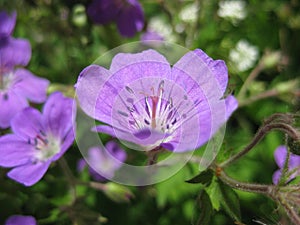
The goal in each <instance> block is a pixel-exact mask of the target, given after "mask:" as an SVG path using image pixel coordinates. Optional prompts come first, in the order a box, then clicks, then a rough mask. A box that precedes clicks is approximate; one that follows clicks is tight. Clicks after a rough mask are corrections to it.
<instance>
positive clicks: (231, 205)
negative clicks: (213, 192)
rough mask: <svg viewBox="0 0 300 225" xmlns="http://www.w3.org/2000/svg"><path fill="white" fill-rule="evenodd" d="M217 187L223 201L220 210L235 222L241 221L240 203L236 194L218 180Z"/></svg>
mask: <svg viewBox="0 0 300 225" xmlns="http://www.w3.org/2000/svg"><path fill="white" fill-rule="evenodd" d="M219 187H220V190H221V194H222V198H223V201H222V202H221V205H222V208H223V209H224V210H225V211H226V213H227V214H228V215H229V216H230V217H231V218H232V219H234V220H235V221H238V222H240V221H241V209H240V201H239V198H238V195H237V193H236V192H235V191H234V190H233V189H232V188H231V187H229V186H228V185H226V184H224V183H223V182H222V181H220V180H219Z"/></svg>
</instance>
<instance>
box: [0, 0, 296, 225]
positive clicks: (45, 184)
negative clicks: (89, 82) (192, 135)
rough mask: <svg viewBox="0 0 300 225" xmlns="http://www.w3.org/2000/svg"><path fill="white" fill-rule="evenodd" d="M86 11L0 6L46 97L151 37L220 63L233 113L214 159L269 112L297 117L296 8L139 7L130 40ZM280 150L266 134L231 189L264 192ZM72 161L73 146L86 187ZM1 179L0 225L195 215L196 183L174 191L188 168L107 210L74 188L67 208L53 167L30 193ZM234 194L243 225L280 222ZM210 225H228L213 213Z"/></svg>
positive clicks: (258, 203) (183, 219)
mask: <svg viewBox="0 0 300 225" xmlns="http://www.w3.org/2000/svg"><path fill="white" fill-rule="evenodd" d="M90 2H91V1H88V0H82V1H80V0H78V1H75V0H74V1H71V0H27V1H25V0H23V1H22V0H0V9H1V11H2V10H6V11H13V10H15V11H16V12H17V23H16V27H15V30H14V33H13V36H14V37H16V38H25V39H28V40H29V41H30V43H31V46H32V58H31V61H30V64H29V65H28V66H27V68H28V69H29V70H30V71H31V72H33V73H34V74H36V75H38V76H41V77H45V78H47V79H49V80H50V81H51V83H52V84H51V86H50V89H49V92H52V91H53V90H62V91H63V92H65V93H67V94H68V93H69V94H70V95H71V94H72V88H73V85H74V83H75V82H76V80H77V77H78V75H79V73H80V72H81V70H82V69H84V68H85V67H86V66H88V65H89V64H91V63H92V62H93V61H94V60H96V59H97V58H98V57H99V56H101V55H102V54H104V53H105V52H107V51H108V50H110V49H112V48H115V47H118V46H119V45H122V44H125V43H130V42H133V41H140V40H141V39H142V38H144V35H145V34H146V33H147V32H153V33H156V34H157V35H159V37H158V38H159V39H162V40H165V41H169V42H174V43H177V44H179V45H181V46H184V47H186V48H188V49H195V48H201V49H202V50H204V51H205V52H206V53H207V54H208V55H209V56H211V57H212V58H213V59H223V60H224V61H225V62H226V64H227V66H228V69H229V76H230V81H229V86H228V90H227V93H233V94H234V95H235V96H236V97H237V98H238V100H239V103H240V106H239V109H238V110H237V111H236V112H235V113H234V114H233V116H232V117H231V119H230V120H229V122H228V124H227V132H226V137H225V140H224V144H223V146H222V149H221V152H220V153H219V158H220V160H221V159H223V158H226V157H228V155H230V154H233V153H234V152H238V151H239V150H241V149H242V148H243V147H244V146H245V145H246V144H247V143H248V142H249V141H250V140H251V138H252V137H253V135H254V134H255V132H256V131H257V129H258V128H259V126H260V125H261V124H262V122H263V120H264V119H265V118H267V117H269V116H270V115H272V114H273V113H276V112H292V113H295V112H297V111H299V106H300V101H299V96H300V89H299V77H300V76H299V75H300V41H299V40H300V1H299V0H266V1H259V0H248V1H218V0H210V1H204V0H198V1H188V0H156V1H155V0H140V1H139V2H140V4H141V6H142V7H143V11H144V16H145V24H144V28H143V29H142V30H141V31H140V32H137V33H136V34H135V35H134V36H133V37H130V38H126V37H123V36H122V35H120V33H119V31H118V28H117V26H116V24H115V23H113V22H112V23H109V24H107V25H97V24H94V23H93V22H92V21H91V20H90V18H89V17H88V16H87V14H86V8H87V6H88V5H89V4H90ZM156 38H157V37H156ZM245 81H246V82H245ZM284 141H285V139H284V135H282V134H281V133H279V132H272V133H270V134H268V135H267V136H266V137H265V138H264V140H263V141H262V142H261V143H260V144H259V145H257V146H256V147H255V149H254V150H253V151H251V152H250V153H249V154H248V155H247V156H245V157H244V158H242V159H241V160H239V161H238V162H236V163H234V164H233V165H232V166H230V167H229V168H228V173H229V174H230V175H231V176H232V177H233V178H236V179H238V180H240V181H245V182H255V183H266V184H270V183H272V174H273V173H274V171H275V170H277V165H276V163H275V161H274V157H273V154H274V150H275V149H276V147H277V146H278V145H281V144H284V143H285V142H284ZM80 157H81V155H80V152H79V151H78V149H77V148H76V145H74V146H73V147H72V149H70V150H69V151H68V152H67V153H66V159H67V161H68V162H69V164H70V167H71V169H72V171H73V172H74V174H76V175H77V176H79V177H81V179H85V180H88V179H90V178H89V177H88V174H87V173H85V172H83V173H81V174H78V173H77V172H76V164H77V161H78V159H79V158H80ZM6 172H7V170H4V169H1V170H0V224H2V223H3V222H4V221H5V219H6V218H7V217H9V216H10V215H12V214H28V215H34V216H35V217H36V218H37V220H38V222H39V224H58V225H61V224H107V225H121V224H122V225H127V224H128V225H137V224H144V225H154V224H155V225H171V224H172V225H185V224H196V221H197V217H198V214H199V212H200V211H201V207H199V203H198V201H196V199H197V196H198V194H199V190H200V186H201V184H188V183H185V182H184V181H186V180H188V179H190V178H192V177H193V176H195V175H196V174H197V171H196V167H195V166H193V165H187V166H186V167H185V168H183V169H182V170H181V171H180V172H179V173H178V174H176V175H175V176H173V177H172V178H170V179H169V180H167V181H164V182H162V183H159V184H156V185H153V186H149V187H148V186H147V187H129V189H130V190H131V191H132V192H133V193H134V195H135V197H134V198H132V199H131V200H130V201H129V202H114V201H112V200H111V199H110V198H109V197H107V196H106V195H104V194H103V193H102V192H100V191H97V190H93V189H88V188H86V187H81V186H80V187H77V188H78V190H77V191H78V193H79V194H80V198H78V199H76V201H75V202H74V203H73V204H72V205H70V201H71V198H72V197H71V196H72V194H71V193H70V190H69V188H68V185H67V182H66V180H65V178H64V175H63V174H62V172H61V170H60V168H59V167H57V166H53V168H52V169H50V170H49V171H48V173H47V174H46V176H45V177H44V178H43V180H42V181H41V182H39V183H38V184H36V185H34V186H33V187H30V188H26V187H23V186H21V185H20V184H16V183H15V182H13V181H11V180H9V179H8V178H7V177H6ZM237 194H238V197H239V199H240V207H241V210H240V211H241V217H242V221H243V223H245V224H280V223H279V221H280V214H281V213H280V210H279V209H278V208H277V205H276V204H275V203H274V202H273V201H271V200H270V199H268V198H266V197H264V196H261V195H257V194H250V193H245V192H241V191H237ZM212 196H213V194H212V195H211V196H210V197H211V198H213V197H212ZM216 198H217V196H216ZM212 202H213V200H212ZM214 207H217V206H216V205H214ZM215 209H216V208H215ZM211 224H212V225H215V224H216V225H223V224H224V225H226V224H234V221H233V220H232V219H231V218H230V216H228V215H227V214H226V213H225V212H224V211H223V210H222V209H220V210H216V211H215V212H214V216H213V219H212V222H211ZM281 224H285V223H284V222H281Z"/></svg>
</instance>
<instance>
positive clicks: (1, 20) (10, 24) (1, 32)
mask: <svg viewBox="0 0 300 225" xmlns="http://www.w3.org/2000/svg"><path fill="white" fill-rule="evenodd" d="M16 19H17V13H16V12H15V11H14V12H12V13H11V14H8V13H6V12H4V11H3V12H0V38H1V37H7V36H9V35H11V34H12V32H13V30H14V27H15V24H16Z"/></svg>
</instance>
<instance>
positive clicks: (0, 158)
mask: <svg viewBox="0 0 300 225" xmlns="http://www.w3.org/2000/svg"><path fill="white" fill-rule="evenodd" d="M73 102H74V101H73V99H71V98H66V97H64V96H63V95H62V94H61V93H59V92H56V93H53V94H51V95H50V96H49V98H48V100H47V102H46V103H45V105H44V108H43V113H42V114H41V113H40V112H39V111H38V110H36V109H34V108H31V107H27V108H25V109H24V110H22V111H21V112H19V113H18V114H17V115H16V116H15V117H14V118H13V119H12V123H11V128H12V131H13V132H14V134H7V135H4V136H2V137H0V166H3V167H8V168H10V167H12V168H13V169H12V170H11V171H10V172H9V173H8V176H9V177H10V178H11V179H13V180H15V181H17V182H19V183H22V184H24V185H26V186H31V185H33V184H35V183H37V182H38V181H39V180H40V179H41V178H42V177H43V176H44V174H45V173H46V171H47V169H48V167H49V166H50V164H51V163H52V162H53V161H56V160H58V159H59V158H60V157H61V156H62V155H63V154H64V153H65V151H66V150H67V149H68V148H69V147H70V146H71V144H72V143H73V141H74V132H73V126H72V124H73V119H72V118H73V116H74V113H75V112H73V108H72V107H73Z"/></svg>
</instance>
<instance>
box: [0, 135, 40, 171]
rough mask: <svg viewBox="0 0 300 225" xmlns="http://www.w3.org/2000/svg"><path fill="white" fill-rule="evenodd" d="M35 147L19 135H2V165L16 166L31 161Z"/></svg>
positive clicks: (0, 146)
mask: <svg viewBox="0 0 300 225" xmlns="http://www.w3.org/2000/svg"><path fill="white" fill-rule="evenodd" d="M33 156H34V148H33V146H32V145H31V144H28V143H27V142H26V141H25V140H23V139H21V138H20V137H18V136H17V135H14V134H7V135H4V136H2V137H0V166H3V167H14V166H19V165H23V164H27V163H30V162H31V160H32V159H33Z"/></svg>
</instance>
